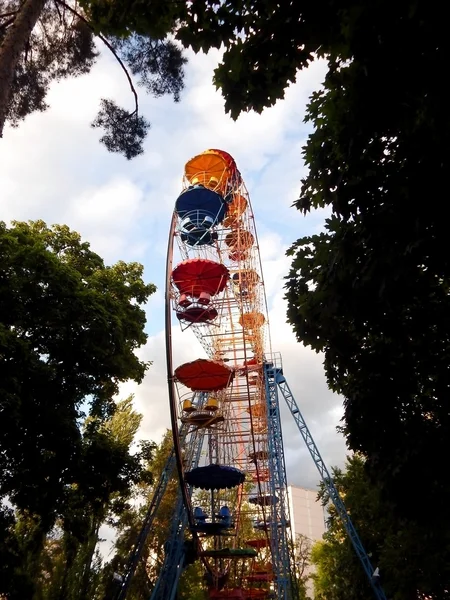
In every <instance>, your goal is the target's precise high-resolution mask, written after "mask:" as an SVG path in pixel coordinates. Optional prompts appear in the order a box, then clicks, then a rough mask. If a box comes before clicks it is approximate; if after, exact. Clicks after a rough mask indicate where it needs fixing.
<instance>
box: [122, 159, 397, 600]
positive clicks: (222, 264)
mask: <svg viewBox="0 0 450 600" xmlns="http://www.w3.org/2000/svg"><path fill="white" fill-rule="evenodd" d="M173 327H177V328H180V327H181V331H182V332H184V333H183V335H186V336H187V335H189V333H188V332H189V331H190V332H192V333H193V334H194V335H195V336H196V337H197V339H198V341H199V346H198V348H199V351H198V354H196V355H195V356H192V360H190V361H188V362H186V363H183V364H174V358H173V336H172V328H173ZM166 356H167V374H168V387H169V402H170V413H171V422H172V434H173V442H174V443H173V448H172V450H171V452H170V455H169V456H168V458H167V463H166V466H165V468H164V469H163V471H162V473H161V476H160V478H159V481H158V483H157V484H156V486H155V489H154V492H153V495H152V497H151V499H150V502H149V505H148V509H147V511H146V515H145V519H144V521H143V523H142V527H141V529H140V532H139V534H138V537H137V539H136V541H135V543H134V545H133V548H132V551H131V552H130V555H129V558H128V561H127V564H126V566H125V568H124V570H123V573H122V574H120V573H117V574H115V575H117V581H118V585H117V594H116V596H115V599H116V600H126V597H127V594H128V591H129V589H130V584H131V581H132V579H133V576H134V573H135V571H136V568H137V565H138V563H139V561H140V560H141V557H142V556H143V551H144V548H145V545H146V540H147V538H148V537H149V534H150V532H151V530H152V524H153V523H154V521H155V518H156V517H157V514H158V511H159V507H160V505H161V501H162V499H163V497H164V495H165V493H166V490H167V486H168V483H169V481H171V479H172V476H173V473H174V471H175V470H176V471H177V472H178V479H179V483H180V486H179V491H180V493H179V496H178V499H177V502H176V503H175V506H174V507H173V518H172V522H171V526H170V531H169V532H168V539H167V542H166V544H165V547H164V553H165V556H164V559H163V562H162V566H161V567H160V569H159V573H158V574H157V576H156V579H154V580H153V581H154V583H153V586H152V592H151V596H150V600H175V598H176V595H177V587H178V582H179V580H180V576H181V574H182V572H183V570H184V569H185V568H186V567H187V566H188V565H189V564H191V563H192V562H195V561H196V560H200V561H201V563H202V565H203V568H204V583H205V587H206V588H207V594H208V598H209V599H211V600H214V599H216V600H219V599H225V598H227V599H228V600H252V599H257V600H270V599H273V600H275V599H276V600H297V599H298V597H299V593H298V586H297V583H298V582H297V580H296V577H295V556H294V545H293V539H292V533H291V528H290V514H289V505H288V497H287V478H286V466H285V460H284V448H283V435H282V426H281V418H280V410H279V397H280V396H282V397H283V398H284V400H285V401H286V404H287V407H288V410H289V412H290V414H291V416H292V418H293V420H294V422H295V425H296V426H297V428H298V431H299V433H300V436H301V438H302V440H303V442H304V443H305V445H306V447H307V449H308V451H309V453H310V455H311V458H312V460H313V462H314V464H315V466H316V467H317V470H318V472H319V475H320V478H321V481H322V484H323V486H324V488H325V490H326V492H327V496H328V498H329V499H330V501H331V502H332V503H333V504H334V507H335V510H336V512H337V514H338V515H339V517H340V518H341V520H342V524H343V526H344V528H345V530H346V532H347V534H348V537H349V539H350V541H351V543H352V545H353V548H354V550H355V553H356V555H357V557H358V558H359V560H360V562H361V565H362V567H363V569H364V572H365V574H366V576H367V579H368V582H369V583H370V586H371V587H372V591H373V594H374V596H375V598H376V599H377V600H386V596H385V593H384V591H383V588H382V586H381V584H380V576H379V569H378V568H376V569H374V568H373V566H372V564H371V560H370V558H369V555H368V554H367V552H366V551H365V549H364V547H363V545H362V543H361V540H360V538H359V536H358V533H357V531H356V530H355V528H354V526H353V523H352V521H351V518H350V516H349V514H348V512H347V511H346V508H345V505H344V502H343V500H342V498H341V497H340V495H339V492H338V490H337V488H336V486H335V485H334V482H333V479H332V477H331V475H330V472H329V470H328V469H327V466H326V465H325V463H324V461H323V459H322V457H321V455H320V452H319V450H318V448H317V446H316V444H315V442H314V440H313V437H312V435H311V433H310V431H309V428H308V426H307V424H306V422H305V420H304V418H303V415H302V413H301V410H300V408H299V405H298V404H297V402H296V400H295V398H294V395H293V393H292V391H291V389H290V387H289V385H288V383H287V380H286V378H285V376H284V373H283V367H282V364H281V356H280V355H279V354H277V353H273V352H272V350H271V343H270V331H269V323H268V314H267V303H266V298H265V293H264V280H263V274H262V270H261V260H260V256H259V249H258V238H257V234H256V229H255V220H254V216H253V212H252V207H251V204H250V198H249V195H248V192H247V189H246V187H245V184H244V182H243V180H242V177H241V174H240V172H239V170H238V169H237V166H236V163H235V161H234V159H233V158H232V157H231V156H230V155H229V154H228V153H227V152H224V151H222V150H216V149H210V150H206V151H205V152H203V153H202V154H199V155H197V156H195V157H194V158H192V159H191V160H189V161H188V162H187V163H186V165H185V172H184V178H183V189H182V191H181V193H180V195H179V197H178V198H177V200H176V203H175V210H174V212H173V216H172V223H171V228H170V234H169V244H168V251H167V268H166ZM186 534H187V535H186ZM145 568H146V569H147V571H148V570H149V569H148V568H149V565H148V564H146V566H145ZM149 580H150V578H149Z"/></svg>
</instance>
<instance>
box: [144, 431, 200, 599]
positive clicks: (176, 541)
mask: <svg viewBox="0 0 450 600" xmlns="http://www.w3.org/2000/svg"><path fill="white" fill-rule="evenodd" d="M204 437H205V430H204V429H200V430H197V431H195V432H194V433H193V434H192V435H191V436H190V439H189V444H188V446H189V447H188V448H187V450H188V452H187V453H186V454H187V456H186V460H189V462H190V468H192V469H195V467H197V466H198V463H199V461H200V455H201V451H202V446H203V440H204ZM187 525H188V515H187V510H186V507H185V505H184V503H183V496H182V494H181V490H180V489H178V496H177V502H176V505H175V510H174V513H173V519H172V524H171V527H170V533H169V539H168V540H167V542H166V546H165V557H164V563H163V566H162V567H161V571H160V573H159V575H158V579H157V581H156V584H155V587H154V589H153V592H152V594H151V596H150V600H175V597H176V593H177V588H178V582H179V580H180V577H181V575H182V573H183V571H184V569H185V568H186V566H187V565H186V563H185V536H184V534H185V530H186V527H187Z"/></svg>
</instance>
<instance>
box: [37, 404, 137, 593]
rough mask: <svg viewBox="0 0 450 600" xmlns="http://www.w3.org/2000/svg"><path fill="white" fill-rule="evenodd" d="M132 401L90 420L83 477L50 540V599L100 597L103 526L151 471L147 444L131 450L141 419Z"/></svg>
mask: <svg viewBox="0 0 450 600" xmlns="http://www.w3.org/2000/svg"><path fill="white" fill-rule="evenodd" d="M132 400H133V398H132V397H131V396H130V397H129V398H126V399H125V400H123V401H120V402H118V403H117V407H116V410H115V412H114V414H113V415H112V417H111V418H108V419H107V420H104V421H100V420H99V419H98V418H97V419H92V418H91V417H88V418H87V419H86V422H85V425H84V431H83V453H82V458H81V462H80V466H79V475H78V480H77V483H76V484H73V485H72V486H71V487H70V488H69V489H68V490H67V495H66V502H65V508H64V511H63V514H62V516H61V518H60V522H59V523H58V526H57V528H56V529H57V536H55V535H53V536H52V537H51V538H47V541H48V543H47V547H46V550H47V552H46V555H47V557H48V559H49V560H48V565H49V566H48V567H47V569H46V571H47V572H49V576H48V577H43V578H42V579H43V580H44V581H43V583H44V585H43V587H44V588H45V599H46V600H53V599H64V600H82V599H83V598H95V597H96V588H97V587H98V586H99V585H100V571H101V564H99V562H100V563H101V561H99V558H98V555H96V548H97V544H98V541H99V529H100V526H101V525H102V524H104V523H108V522H111V519H112V520H114V518H115V517H117V516H118V515H120V514H122V512H123V510H126V509H127V508H128V501H129V500H130V498H131V497H132V494H133V490H134V486H135V485H136V484H137V483H138V482H141V481H142V480H143V479H144V478H145V476H146V474H147V466H146V461H145V460H143V456H146V457H147V456H148V452H147V451H146V444H144V448H143V450H141V451H139V452H135V453H134V454H132V453H131V451H130V446H131V444H132V443H133V442H134V438H135V434H136V432H137V430H138V428H139V425H140V422H141V418H142V417H141V415H139V414H138V413H136V412H135V411H134V410H133V406H132ZM141 446H142V444H141ZM55 546H56V548H57V549H58V550H57V551H56V552H55Z"/></svg>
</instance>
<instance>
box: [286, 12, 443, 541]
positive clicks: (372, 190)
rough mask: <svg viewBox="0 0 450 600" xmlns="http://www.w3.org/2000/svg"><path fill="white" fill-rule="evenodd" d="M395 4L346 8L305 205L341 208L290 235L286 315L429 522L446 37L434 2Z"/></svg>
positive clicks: (386, 476)
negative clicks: (314, 231)
mask: <svg viewBox="0 0 450 600" xmlns="http://www.w3.org/2000/svg"><path fill="white" fill-rule="evenodd" d="M355 10H356V8H355ZM389 15H390V16H389V19H385V18H384V13H382V12H381V10H380V7H379V6H378V7H377V9H375V7H372V6H369V5H368V6H367V7H365V8H362V7H361V8H360V12H359V13H358V14H356V16H355V17H354V19H353V20H352V19H350V17H349V16H348V18H347V26H346V28H345V35H346V40H347V49H346V50H345V52H344V53H343V55H344V57H350V58H351V60H350V61H348V62H344V61H343V60H341V59H339V58H336V59H333V60H330V65H329V72H328V74H327V77H326V82H325V87H324V89H323V90H321V91H320V92H317V93H316V94H314V95H313V97H312V100H311V103H310V106H309V110H308V119H309V120H310V121H311V122H312V124H313V126H314V132H313V133H312V134H311V136H310V137H309V140H308V143H307V145H306V148H305V158H306V162H307V165H308V167H309V169H310V170H309V173H308V176H307V177H306V178H305V179H304V181H303V182H302V190H301V195H300V199H299V200H298V202H297V207H298V209H299V210H302V211H304V212H306V211H308V210H310V208H311V207H323V206H330V207H331V208H332V210H333V215H332V217H331V218H330V219H328V220H327V223H326V232H325V233H323V234H321V235H317V236H312V237H309V238H304V239H302V240H299V241H298V242H297V243H296V244H295V245H294V246H293V248H292V249H291V255H292V256H293V262H292V268H291V272H290V274H289V277H288V283H287V290H288V291H287V298H288V302H289V312H288V318H289V321H290V322H291V323H292V325H293V327H294V330H295V333H296V335H297V337H298V339H299V340H301V341H302V342H303V343H304V344H306V345H309V346H311V347H312V348H314V349H315V350H317V351H323V352H324V354H325V370H326V375H327V378H328V382H329V385H330V387H331V388H332V389H333V390H334V391H336V392H339V393H341V394H343V396H344V397H345V433H346V435H347V440H348V443H349V445H350V448H352V449H353V450H357V451H361V452H363V453H364V454H365V455H366V456H367V457H368V468H369V470H370V472H371V473H372V474H373V476H374V477H376V478H377V479H378V480H379V481H382V482H383V488H384V492H385V494H386V498H388V499H389V500H390V501H392V502H395V504H396V506H397V510H398V511H399V514H402V515H404V516H408V517H409V518H410V519H412V520H414V521H419V522H422V523H424V522H425V521H426V522H428V524H429V525H430V527H433V529H434V528H438V527H440V523H441V522H442V520H445V515H446V512H447V505H448V500H449V498H450V486H449V483H448V481H447V478H445V477H443V476H442V470H441V467H440V465H439V460H436V458H437V457H439V456H446V455H447V454H448V452H449V449H450V446H449V444H450V442H449V440H450V420H449V413H448V407H447V390H448V388H449V385H450V379H449V371H448V363H449V360H450V343H449V340H450V317H449V315H450V311H449V308H450V306H449V294H448V290H449V281H450V269H449V263H448V259H447V255H448V250H447V228H446V222H447V219H446V208H444V205H445V203H443V201H442V190H443V189H445V187H446V185H447V183H446V180H447V172H448V167H449V162H448V156H447V155H448V153H447V152H446V150H445V148H446V145H447V140H448V135H449V133H450V121H449V118H448V113H447V107H446V101H445V99H444V98H443V97H442V94H441V91H440V89H439V83H438V79H436V78H435V77H434V75H433V73H435V70H436V69H437V70H438V71H439V70H441V69H444V68H445V64H446V57H447V52H448V39H447V35H446V33H445V32H444V28H443V25H442V23H441V22H440V19H439V17H438V14H437V13H436V12H435V11H433V10H432V9H431V8H430V7H429V6H428V5H423V4H417V3H412V2H411V3H410V2H400V3H395V6H392V7H391V9H390V12H389ZM357 25H359V27H357ZM363 26H364V28H362V27H363ZM419 39H420V40H421V41H420V44H418V43H417V40H419ZM417 481H420V485H421V486H423V488H424V489H426V490H427V497H428V501H429V502H430V503H431V504H432V505H433V511H432V514H429V513H428V511H427V512H425V511H423V507H422V500H421V498H420V496H419V495H417V494H416V493H415V490H416V485H417Z"/></svg>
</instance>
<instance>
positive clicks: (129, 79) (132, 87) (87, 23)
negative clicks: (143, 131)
mask: <svg viewBox="0 0 450 600" xmlns="http://www.w3.org/2000/svg"><path fill="white" fill-rule="evenodd" d="M55 2H56V3H57V4H60V5H61V6H63V7H64V8H67V10H69V11H70V12H71V13H72V14H73V15H75V16H77V17H78V18H79V19H80V20H81V21H83V23H85V24H86V25H87V27H89V29H90V30H91V31H92V33H93V34H94V35H95V36H97V37H98V38H99V39H100V40H101V41H102V42H103V43H104V44H105V46H106V47H107V48H108V49H109V50H110V52H111V53H112V54H113V56H114V57H115V59H116V60H117V62H118V63H119V65H120V66H121V67H122V70H123V72H124V73H125V75H126V77H127V79H128V83H129V84H130V89H131V91H132V93H133V96H134V104H135V108H134V112H133V113H131V115H130V116H132V115H134V114H136V115H137V114H138V112H139V100H138V95H137V92H136V90H135V87H134V85H133V82H132V80H131V77H130V74H129V73H128V69H127V68H126V66H125V65H124V63H123V61H122V59H121V58H120V56H119V55H118V54H117V52H116V51H115V50H114V48H113V47H112V45H111V44H110V43H109V42H108V40H107V39H106V38H105V37H104V36H103V35H102V34H101V33H98V32H97V31H95V29H94V28H93V27H92V25H91V24H90V23H89V21H88V20H87V19H86V18H85V17H83V15H80V13H79V12H77V11H76V10H74V9H73V8H72V7H71V6H69V5H68V4H66V3H65V2H64V1H63V0H55Z"/></svg>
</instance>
